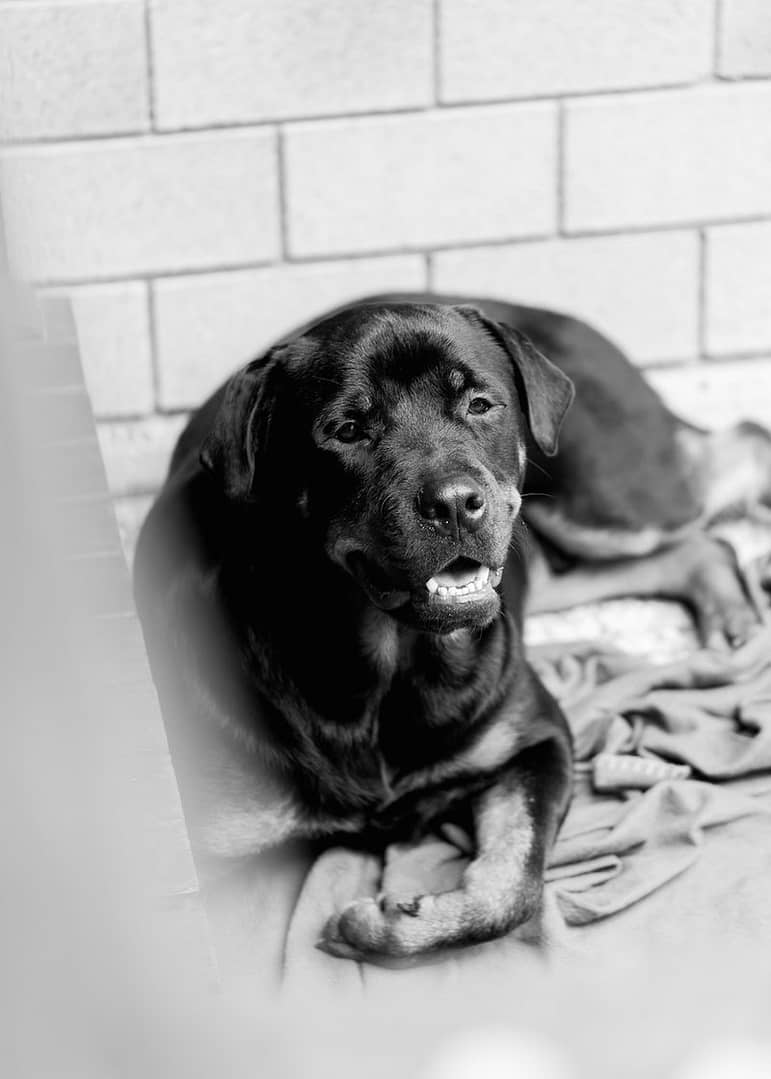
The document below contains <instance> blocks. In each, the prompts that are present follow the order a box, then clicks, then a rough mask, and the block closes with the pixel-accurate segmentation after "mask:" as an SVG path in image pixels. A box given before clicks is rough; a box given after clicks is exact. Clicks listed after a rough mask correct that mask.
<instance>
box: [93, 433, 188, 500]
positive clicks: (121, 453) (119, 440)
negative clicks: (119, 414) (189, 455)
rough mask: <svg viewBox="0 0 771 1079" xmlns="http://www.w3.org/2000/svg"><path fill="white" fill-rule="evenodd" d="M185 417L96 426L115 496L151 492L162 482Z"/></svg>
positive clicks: (108, 478)
mask: <svg viewBox="0 0 771 1079" xmlns="http://www.w3.org/2000/svg"><path fill="white" fill-rule="evenodd" d="M186 419H187V418H186V417H185V416H183V415H179V416H150V417H148V418H147V419H145V420H124V421H114V422H109V423H100V424H98V425H97V431H98V435H99V445H100V446H101V450H102V457H103V458H104V466H105V470H106V472H107V482H108V484H109V487H110V491H111V492H112V493H113V494H114V495H134V494H152V493H153V492H155V491H157V490H158V488H159V487H160V486H161V484H162V483H163V480H164V478H165V476H166V472H167V470H168V466H169V461H170V460H171V453H172V450H173V449H174V445H175V443H176V441H177V438H178V437H179V435H180V433H181V431H182V428H183V427H184V426H185V423H186Z"/></svg>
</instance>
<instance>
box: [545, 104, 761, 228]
mask: <svg viewBox="0 0 771 1079" xmlns="http://www.w3.org/2000/svg"><path fill="white" fill-rule="evenodd" d="M769 115H771V85H752V86H715V87H712V86H702V87H699V88H697V89H693V90H680V91H665V92H659V93H648V94H639V95H638V94H634V95H632V94H630V95H617V96H613V97H609V98H595V99H591V100H585V101H573V102H570V103H569V104H568V105H567V109H566V144H565V147H566V148H565V180H564V187H565V198H566V221H567V228H568V229H569V230H571V231H592V230H602V229H608V228H619V227H624V226H630V225H633V226H640V225H655V224H674V223H679V222H689V221H709V220H720V219H725V218H730V217H750V216H753V215H759V214H764V213H768V212H771V124H769Z"/></svg>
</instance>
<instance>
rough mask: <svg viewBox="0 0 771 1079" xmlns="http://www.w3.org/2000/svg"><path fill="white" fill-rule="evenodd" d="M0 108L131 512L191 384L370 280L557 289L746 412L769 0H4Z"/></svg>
mask: <svg viewBox="0 0 771 1079" xmlns="http://www.w3.org/2000/svg"><path fill="white" fill-rule="evenodd" d="M0 138H1V139H2V141H3V144H4V148H3V150H2V200H3V214H4V230H5V236H6V241H7V248H8V257H9V260H10V262H11V265H12V267H13V269H14V270H15V271H16V272H17V273H18V274H19V275H21V276H22V277H23V278H25V279H26V280H28V281H31V282H33V283H35V284H36V285H37V286H39V287H40V288H41V289H43V290H44V291H46V292H50V293H67V294H69V295H70V296H71V297H72V299H73V302H74V307H75V313H76V318H77V322H78V328H79V333H80V337H81V344H82V349H83V353H84V362H85V365H86V369H87V376H88V381H89V385H90V389H91V394H92V397H93V401H94V407H95V409H96V412H97V415H98V418H99V425H100V435H101V439H102V445H103V449H104V453H105V458H106V462H107V467H108V471H109V475H110V479H111V483H112V486H113V490H114V491H115V493H116V496H117V498H118V509H119V514H120V516H121V518H122V520H123V521H124V524H125V528H126V535H127V537H128V539H129V542H130V537H131V534H132V532H133V530H134V528H135V526H136V522H137V520H138V518H139V517H140V516H141V513H142V512H143V511H144V508H145V507H146V505H147V499H148V496H149V495H150V494H151V493H152V491H153V489H154V488H155V487H156V486H157V484H158V482H159V481H160V478H161V477H162V475H163V471H164V469H165V465H166V461H167V458H168V453H169V451H170V447H171V445H172V444H173V441H174V439H175V438H176V435H177V433H178V431H179V429H180V427H181V425H182V424H183V423H184V417H185V414H186V412H187V410H189V408H190V407H191V406H193V405H195V404H196V403H197V402H198V401H200V400H201V399H202V398H203V396H204V395H205V394H206V393H207V392H208V391H209V390H210V389H212V388H213V387H214V386H215V385H217V384H218V383H219V382H220V381H221V380H222V379H223V378H224V377H225V376H226V375H227V374H228V373H229V372H230V371H231V370H232V369H233V368H234V367H235V366H236V365H238V364H239V363H241V362H243V361H245V360H247V359H248V358H249V357H250V356H251V355H253V354H254V353H256V352H257V351H259V350H260V349H261V348H263V347H264V346H266V345H267V344H269V343H270V341H271V340H272V339H274V338H275V337H276V336H278V335H279V334H281V333H282V332H284V331H285V330H287V329H289V328H291V326H292V325H293V324H296V323H298V322H302V321H304V320H306V319H307V318H308V317H310V316H312V315H314V314H315V313H317V312H320V311H322V310H323V309H324V308H326V307H328V306H330V305H332V304H336V303H339V302H342V301H345V300H347V299H352V298H354V297H356V296H360V295H363V294H367V293H371V292H377V291H382V290H384V289H404V288H423V287H426V286H430V287H434V288H437V289H445V290H453V291H456V292H469V293H473V292H478V293H487V294H490V295H495V296H501V297H504V298H514V299H519V300H522V301H525V302H530V303H534V304H542V305H546V306H551V307H555V308H558V309H562V310H565V311H569V312H572V313H574V314H577V315H579V316H582V317H584V318H587V319H589V320H591V321H593V322H594V323H596V325H597V326H598V327H599V328H601V329H603V330H604V331H605V332H607V333H608V334H609V335H610V336H611V337H613V338H614V339H616V340H617V341H618V342H619V343H620V344H621V345H622V346H623V347H625V348H626V349H627V350H628V352H629V354H630V355H631V356H632V358H633V359H634V360H635V362H637V363H640V364H643V365H645V366H646V369H648V370H649V372H650V375H651V377H652V378H653V379H654V381H655V382H656V384H657V385H658V386H659V388H660V389H661V390H662V392H663V393H664V394H665V395H666V396H667V397H668V398H669V400H671V401H672V403H673V405H674V406H675V407H677V408H679V409H680V410H681V411H683V412H684V413H686V414H687V415H688V416H690V417H691V418H693V419H695V420H696V421H703V422H706V423H721V422H724V421H726V422H727V421H730V420H731V419H734V418H735V417H736V416H738V415H744V414H747V415H753V416H756V417H757V418H760V419H765V420H766V422H769V423H771V5H769V3H768V2H767V0H538V2H537V3H534V2H531V3H519V2H516V3H515V2H513V0H379V2H378V3H377V4H366V3H362V2H361V0H216V3H215V2H212V0H0Z"/></svg>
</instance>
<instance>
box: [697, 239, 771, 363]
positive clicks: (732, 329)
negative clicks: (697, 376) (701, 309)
mask: <svg viewBox="0 0 771 1079" xmlns="http://www.w3.org/2000/svg"><path fill="white" fill-rule="evenodd" d="M706 283H707V288H706V305H707V319H706V335H707V351H708V352H709V353H710V354H711V355H715V354H720V353H737V352H764V351H766V350H768V351H771V222H763V223H752V224H747V225H724V226H721V227H719V228H713V229H710V230H709V231H708V233H707V276H706Z"/></svg>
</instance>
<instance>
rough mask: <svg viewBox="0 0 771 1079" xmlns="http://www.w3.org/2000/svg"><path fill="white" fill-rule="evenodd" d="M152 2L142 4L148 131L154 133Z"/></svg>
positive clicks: (147, 0) (147, 1) (148, 0)
mask: <svg viewBox="0 0 771 1079" xmlns="http://www.w3.org/2000/svg"><path fill="white" fill-rule="evenodd" d="M151 4H152V0H145V2H144V24H145V70H146V72H147V110H148V114H149V120H150V130H151V131H155V130H156V126H155V119H156V117H155V113H156V108H155V58H154V56H153V26H152V23H153V20H152V13H151V11H150V6H151Z"/></svg>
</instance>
